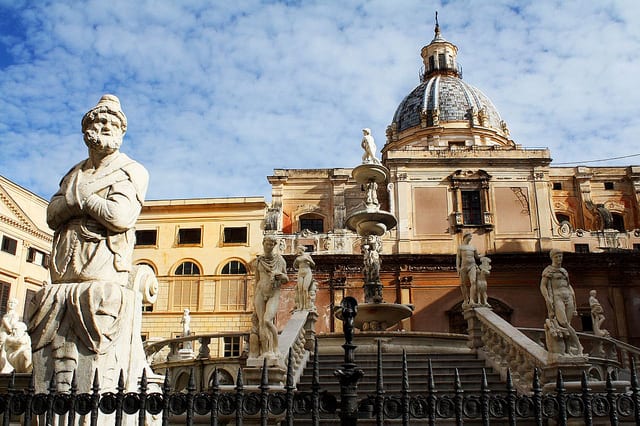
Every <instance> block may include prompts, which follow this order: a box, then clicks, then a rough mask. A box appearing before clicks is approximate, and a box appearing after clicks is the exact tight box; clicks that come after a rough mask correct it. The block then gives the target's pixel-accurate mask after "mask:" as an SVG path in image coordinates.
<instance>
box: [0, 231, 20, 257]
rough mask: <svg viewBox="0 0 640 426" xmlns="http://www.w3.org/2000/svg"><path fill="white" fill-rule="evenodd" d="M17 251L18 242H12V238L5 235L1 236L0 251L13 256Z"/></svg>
mask: <svg viewBox="0 0 640 426" xmlns="http://www.w3.org/2000/svg"><path fill="white" fill-rule="evenodd" d="M17 249H18V240H14V239H13V238H11V237H7V236H6V235H3V236H2V247H1V248H0V250H2V251H3V252H5V253H9V254H12V255H14V256H15V254H16V250H17Z"/></svg>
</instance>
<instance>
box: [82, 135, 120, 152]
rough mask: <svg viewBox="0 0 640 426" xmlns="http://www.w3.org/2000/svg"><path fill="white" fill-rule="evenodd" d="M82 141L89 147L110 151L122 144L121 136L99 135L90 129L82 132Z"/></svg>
mask: <svg viewBox="0 0 640 426" xmlns="http://www.w3.org/2000/svg"><path fill="white" fill-rule="evenodd" d="M84 143H85V144H86V145H87V146H88V147H89V148H90V149H94V150H96V151H100V152H107V153H111V152H114V151H116V150H118V149H119V148H120V145H122V136H120V135H118V136H108V135H101V134H99V133H96V132H94V131H91V130H87V131H86V132H85V134H84Z"/></svg>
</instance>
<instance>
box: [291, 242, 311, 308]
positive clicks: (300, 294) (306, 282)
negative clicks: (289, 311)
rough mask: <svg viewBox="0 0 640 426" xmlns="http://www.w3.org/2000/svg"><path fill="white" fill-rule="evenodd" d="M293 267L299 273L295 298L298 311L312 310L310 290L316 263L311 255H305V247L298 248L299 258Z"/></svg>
mask: <svg viewBox="0 0 640 426" xmlns="http://www.w3.org/2000/svg"><path fill="white" fill-rule="evenodd" d="M293 267H294V269H296V270H297V271H298V281H297V284H296V298H295V302H296V310H298V311H307V310H312V309H313V307H312V305H311V294H310V290H311V283H312V282H313V272H312V269H313V268H315V267H316V263H315V262H314V261H313V259H312V258H311V255H309V253H305V246H303V245H301V246H298V257H296V258H295V260H294V261H293Z"/></svg>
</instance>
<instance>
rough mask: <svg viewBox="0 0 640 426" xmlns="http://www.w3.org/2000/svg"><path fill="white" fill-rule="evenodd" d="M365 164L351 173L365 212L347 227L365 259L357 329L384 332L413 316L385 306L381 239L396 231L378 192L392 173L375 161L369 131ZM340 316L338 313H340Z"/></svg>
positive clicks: (409, 308)
mask: <svg viewBox="0 0 640 426" xmlns="http://www.w3.org/2000/svg"><path fill="white" fill-rule="evenodd" d="M363 132H364V135H365V136H364V138H363V140H362V148H363V149H364V150H365V154H364V155H363V156H362V164H360V165H359V166H357V167H356V168H354V169H353V171H352V176H353V179H355V181H356V182H358V183H359V184H360V186H361V188H362V190H363V201H364V208H361V209H359V210H356V211H355V212H353V213H351V214H350V215H349V216H348V217H347V220H346V223H345V225H346V227H347V228H348V229H350V230H352V231H354V232H356V233H357V234H358V235H359V236H360V238H361V248H362V255H363V265H364V266H363V268H362V272H363V280H364V285H363V289H364V303H363V304H360V305H359V308H358V317H357V318H356V320H355V321H354V324H355V327H356V328H359V329H361V330H370V331H382V330H386V329H387V328H390V327H392V326H393V325H395V324H397V323H398V322H399V321H401V320H403V319H405V318H407V317H409V316H411V312H412V310H413V308H412V306H410V305H401V304H397V303H385V302H384V300H383V296H382V288H383V285H382V282H381V281H380V252H381V251H382V236H383V235H384V234H385V233H386V232H387V231H389V230H391V229H393V228H394V227H395V226H396V224H397V220H396V218H395V216H394V215H393V214H391V213H389V212H387V211H385V210H382V209H381V208H380V202H379V201H378V188H379V187H381V186H382V187H383V188H384V187H385V186H386V184H387V182H388V180H389V169H387V168H386V167H385V166H384V165H382V164H381V163H380V161H379V160H378V159H377V158H376V157H375V155H374V153H375V143H374V142H373V137H372V136H371V133H370V131H369V129H364V130H363ZM338 315H339V312H338Z"/></svg>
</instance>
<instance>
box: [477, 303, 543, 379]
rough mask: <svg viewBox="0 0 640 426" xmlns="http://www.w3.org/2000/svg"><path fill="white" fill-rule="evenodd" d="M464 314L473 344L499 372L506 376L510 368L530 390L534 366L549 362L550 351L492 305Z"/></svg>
mask: <svg viewBox="0 0 640 426" xmlns="http://www.w3.org/2000/svg"><path fill="white" fill-rule="evenodd" d="M464 314H465V319H466V320H467V321H468V323H469V343H470V346H471V347H472V348H473V349H476V350H477V351H478V355H479V356H480V357H481V358H484V359H485V360H486V361H487V363H488V364H489V365H491V366H492V367H493V368H494V369H495V370H496V371H498V372H499V373H500V375H501V377H502V379H503V380H505V379H506V376H507V370H510V371H511V378H512V380H513V382H514V385H515V386H516V387H518V388H519V389H521V390H527V391H528V389H529V387H530V385H531V383H532V379H533V370H534V369H535V368H538V369H539V370H543V369H544V368H545V367H546V366H547V359H548V356H547V351H546V350H545V349H544V348H542V347H540V346H539V345H538V344H536V343H535V342H534V341H533V340H531V339H530V338H528V337H527V336H526V335H525V334H524V333H522V332H521V331H519V330H518V329H516V328H515V327H513V326H512V325H511V324H509V323H508V322H507V321H505V320H504V319H502V318H501V317H500V316H499V315H497V314H495V313H494V312H493V311H492V310H491V308H485V307H477V308H471V309H467V310H466V311H465V313H464Z"/></svg>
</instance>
